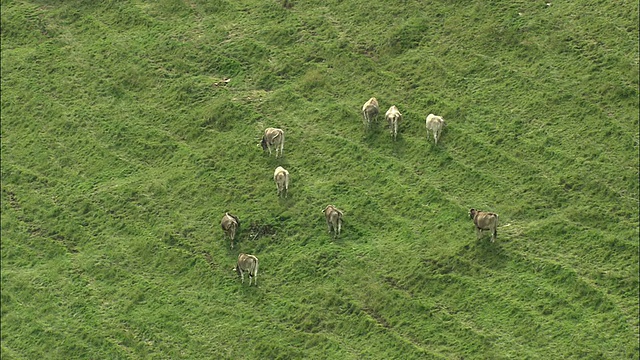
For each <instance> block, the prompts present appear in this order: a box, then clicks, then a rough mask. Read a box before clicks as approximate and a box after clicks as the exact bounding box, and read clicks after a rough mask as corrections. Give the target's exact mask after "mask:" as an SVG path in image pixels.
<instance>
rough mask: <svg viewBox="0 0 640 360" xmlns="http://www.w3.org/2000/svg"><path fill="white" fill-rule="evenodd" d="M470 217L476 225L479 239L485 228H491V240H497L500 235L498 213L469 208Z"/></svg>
mask: <svg viewBox="0 0 640 360" xmlns="http://www.w3.org/2000/svg"><path fill="white" fill-rule="evenodd" d="M469 217H470V218H471V219H473V223H474V224H475V225H476V234H477V235H478V239H480V236H482V231H483V230H490V231H491V242H494V241H495V240H496V237H497V236H498V214H496V213H492V212H487V211H479V210H476V209H471V210H469Z"/></svg>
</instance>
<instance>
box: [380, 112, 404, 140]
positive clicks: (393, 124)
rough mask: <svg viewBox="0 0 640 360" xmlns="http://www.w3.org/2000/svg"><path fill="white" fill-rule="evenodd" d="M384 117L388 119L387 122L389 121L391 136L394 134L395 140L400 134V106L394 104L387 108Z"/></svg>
mask: <svg viewBox="0 0 640 360" xmlns="http://www.w3.org/2000/svg"><path fill="white" fill-rule="evenodd" d="M384 117H385V119H387V122H389V130H390V131H391V136H393V140H394V141H395V140H396V137H397V136H398V122H400V120H402V114H401V113H400V111H399V110H398V108H397V107H396V106H395V105H393V106H392V107H390V108H389V110H387V112H386V113H385V114H384Z"/></svg>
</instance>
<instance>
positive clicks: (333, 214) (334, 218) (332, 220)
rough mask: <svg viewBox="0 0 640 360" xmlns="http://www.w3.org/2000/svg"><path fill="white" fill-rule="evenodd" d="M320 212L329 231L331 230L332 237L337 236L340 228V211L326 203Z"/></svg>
mask: <svg viewBox="0 0 640 360" xmlns="http://www.w3.org/2000/svg"><path fill="white" fill-rule="evenodd" d="M322 212H323V213H324V217H325V220H326V221H327V228H328V229H329V233H331V232H333V237H334V238H335V237H338V236H339V235H340V230H341V229H342V215H343V214H342V211H341V210H339V209H338V208H337V207H335V206H333V205H327V207H325V208H324V210H322Z"/></svg>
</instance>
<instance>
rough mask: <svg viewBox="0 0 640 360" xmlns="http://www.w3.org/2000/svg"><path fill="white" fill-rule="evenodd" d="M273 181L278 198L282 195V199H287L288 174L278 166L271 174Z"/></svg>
mask: <svg viewBox="0 0 640 360" xmlns="http://www.w3.org/2000/svg"><path fill="white" fill-rule="evenodd" d="M273 181H275V183H276V187H277V188H278V196H279V197H280V196H282V195H284V197H287V196H288V195H289V172H288V171H287V170H285V169H284V168H283V167H282V166H278V167H277V168H276V171H275V172H274V173H273Z"/></svg>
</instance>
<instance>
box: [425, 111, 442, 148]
mask: <svg viewBox="0 0 640 360" xmlns="http://www.w3.org/2000/svg"><path fill="white" fill-rule="evenodd" d="M426 125H427V137H428V136H429V131H431V132H433V139H434V140H435V142H436V145H438V139H439V138H440V133H441V132H442V128H443V127H445V126H447V123H446V122H445V121H444V119H443V118H442V116H437V115H433V114H429V116H427V124H426Z"/></svg>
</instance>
